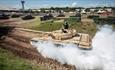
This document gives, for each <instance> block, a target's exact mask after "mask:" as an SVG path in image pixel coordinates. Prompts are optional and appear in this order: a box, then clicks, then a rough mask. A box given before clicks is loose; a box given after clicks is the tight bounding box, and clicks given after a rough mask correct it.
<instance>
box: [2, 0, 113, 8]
mask: <svg viewBox="0 0 115 70" xmlns="http://www.w3.org/2000/svg"><path fill="white" fill-rule="evenodd" d="M51 6H53V7H66V6H69V7H95V6H115V0H25V8H26V9H28V8H36V9H37V8H41V7H51ZM0 7H10V8H21V0H0Z"/></svg>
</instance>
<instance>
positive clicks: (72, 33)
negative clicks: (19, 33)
mask: <svg viewBox="0 0 115 70" xmlns="http://www.w3.org/2000/svg"><path fill="white" fill-rule="evenodd" d="M65 30H66V31H67V32H66V33H64V32H63V31H62V30H57V31H52V32H43V33H42V35H41V36H40V37H37V38H33V39H31V43H32V42H39V41H49V40H51V41H52V42H54V44H60V45H61V44H62V43H66V44H68V43H72V44H76V45H77V47H78V48H80V49H85V50H89V49H92V46H91V43H92V42H91V38H90V36H89V34H84V33H77V32H76V30H74V29H65Z"/></svg>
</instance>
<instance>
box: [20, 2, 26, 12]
mask: <svg viewBox="0 0 115 70" xmlns="http://www.w3.org/2000/svg"><path fill="white" fill-rule="evenodd" d="M24 3H25V1H24V0H21V4H22V10H23V11H24Z"/></svg>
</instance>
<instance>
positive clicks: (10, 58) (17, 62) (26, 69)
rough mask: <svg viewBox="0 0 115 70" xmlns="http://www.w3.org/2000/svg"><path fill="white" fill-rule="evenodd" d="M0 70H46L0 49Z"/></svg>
mask: <svg viewBox="0 0 115 70" xmlns="http://www.w3.org/2000/svg"><path fill="white" fill-rule="evenodd" d="M0 70H47V69H43V68H41V67H40V66H38V65H37V63H32V61H29V60H25V59H22V58H19V57H17V56H15V55H13V54H12V53H11V52H9V51H7V50H4V49H1V48H0Z"/></svg>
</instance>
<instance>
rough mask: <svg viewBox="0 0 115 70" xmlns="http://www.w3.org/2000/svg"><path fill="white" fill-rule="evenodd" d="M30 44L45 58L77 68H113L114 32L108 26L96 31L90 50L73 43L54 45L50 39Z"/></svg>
mask: <svg viewBox="0 0 115 70" xmlns="http://www.w3.org/2000/svg"><path fill="white" fill-rule="evenodd" d="M31 44H32V45H34V47H36V48H37V50H38V51H39V52H40V53H41V54H42V56H44V57H45V58H51V59H56V60H57V61H59V62H61V63H62V64H65V63H67V64H71V65H75V66H76V68H77V69H78V70H115V59H114V58H115V55H114V53H115V46H114V45H115V32H113V31H112V29H111V27H110V26H104V27H102V28H100V31H99V32H97V33H96V35H95V37H94V39H93V44H92V45H93V49H92V50H81V49H79V48H78V47H77V46H76V45H75V44H62V45H60V46H56V45H55V44H54V43H53V42H52V41H42V40H36V42H34V41H31Z"/></svg>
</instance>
